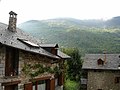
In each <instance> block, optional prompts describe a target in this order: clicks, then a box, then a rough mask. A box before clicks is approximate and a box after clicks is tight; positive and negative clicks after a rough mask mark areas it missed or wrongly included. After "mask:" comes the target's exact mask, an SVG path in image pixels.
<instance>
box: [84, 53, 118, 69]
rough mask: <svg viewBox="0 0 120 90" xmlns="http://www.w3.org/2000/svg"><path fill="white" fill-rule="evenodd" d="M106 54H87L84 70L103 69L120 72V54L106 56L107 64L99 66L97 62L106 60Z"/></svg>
mask: <svg viewBox="0 0 120 90" xmlns="http://www.w3.org/2000/svg"><path fill="white" fill-rule="evenodd" d="M104 58H105V54H86V55H85V58H84V62H83V66H82V69H88V70H90V69H94V70H95V69H100V70H101V69H102V70H120V69H118V67H119V65H120V54H106V63H105V64H104V65H98V64H97V60H98V59H102V60H104Z"/></svg>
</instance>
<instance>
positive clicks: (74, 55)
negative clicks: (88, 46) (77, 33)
mask: <svg viewBox="0 0 120 90" xmlns="http://www.w3.org/2000/svg"><path fill="white" fill-rule="evenodd" d="M63 52H65V53H66V54H68V55H69V56H71V59H70V60H67V61H66V64H67V78H69V79H70V80H74V81H80V78H81V73H82V71H81V68H82V59H81V55H80V52H79V50H78V49H77V48H67V49H63Z"/></svg>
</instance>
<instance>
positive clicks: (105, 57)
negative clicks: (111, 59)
mask: <svg viewBox="0 0 120 90" xmlns="http://www.w3.org/2000/svg"><path fill="white" fill-rule="evenodd" d="M103 54H104V64H106V62H107V61H106V59H107V56H106V50H104V51H103Z"/></svg>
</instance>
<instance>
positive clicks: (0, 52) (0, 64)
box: [0, 46, 5, 77]
mask: <svg viewBox="0 0 120 90" xmlns="http://www.w3.org/2000/svg"><path fill="white" fill-rule="evenodd" d="M4 75H5V47H3V46H0V77H2V76H4Z"/></svg>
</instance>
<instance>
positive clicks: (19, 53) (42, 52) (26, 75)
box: [0, 11, 70, 90]
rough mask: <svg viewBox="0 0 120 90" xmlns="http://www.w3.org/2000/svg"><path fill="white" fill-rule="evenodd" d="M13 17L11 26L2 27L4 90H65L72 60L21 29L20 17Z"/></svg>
mask: <svg viewBox="0 0 120 90" xmlns="http://www.w3.org/2000/svg"><path fill="white" fill-rule="evenodd" d="M9 14H10V17H9V24H8V25H6V24H3V23H0V90H63V84H64V75H63V74H64V67H63V64H64V60H65V59H68V58H70V57H69V56H68V55H66V54H64V53H63V52H61V51H60V50H58V48H59V47H58V44H41V43H40V41H39V40H37V39H35V38H33V37H32V36H30V35H28V34H26V33H25V32H23V31H22V30H20V29H18V28H17V27H16V22H17V14H16V13H15V12H13V11H11V12H10V13H9Z"/></svg>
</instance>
